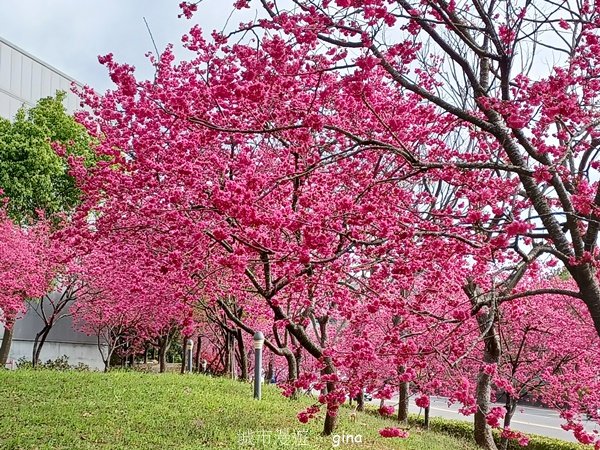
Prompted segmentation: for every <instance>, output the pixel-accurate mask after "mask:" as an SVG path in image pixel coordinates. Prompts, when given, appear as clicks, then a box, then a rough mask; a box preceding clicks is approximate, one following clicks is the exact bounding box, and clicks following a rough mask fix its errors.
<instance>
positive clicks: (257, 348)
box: [254, 331, 265, 400]
mask: <svg viewBox="0 0 600 450" xmlns="http://www.w3.org/2000/svg"><path fill="white" fill-rule="evenodd" d="M264 343H265V337H264V336H263V334H262V333H261V332H260V331H257V332H256V333H254V398H255V399H257V400H260V397H261V387H262V385H261V382H262V349H263V344H264Z"/></svg>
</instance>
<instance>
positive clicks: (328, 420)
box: [323, 383, 338, 436]
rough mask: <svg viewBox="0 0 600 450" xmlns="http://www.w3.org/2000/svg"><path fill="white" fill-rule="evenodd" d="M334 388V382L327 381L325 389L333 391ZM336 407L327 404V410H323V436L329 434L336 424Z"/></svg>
mask: <svg viewBox="0 0 600 450" xmlns="http://www.w3.org/2000/svg"><path fill="white" fill-rule="evenodd" d="M334 390H335V383H327V391H328V392H333V391H334ZM337 418H338V408H337V407H333V406H331V405H329V404H328V405H327V411H326V412H325V422H324V423H323V436H331V435H332V434H333V432H334V431H335V427H336V426H337Z"/></svg>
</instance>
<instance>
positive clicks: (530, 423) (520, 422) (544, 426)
mask: <svg viewBox="0 0 600 450" xmlns="http://www.w3.org/2000/svg"><path fill="white" fill-rule="evenodd" d="M431 409H435V410H436V411H443V412H451V413H454V414H458V415H461V416H464V415H463V414H460V413H459V412H458V411H454V410H452V409H444V408H436V407H434V406H431ZM464 417H467V416H464ZM511 422H512V423H519V424H521V425H530V426H533V427H540V428H549V429H551V430H560V431H565V430H563V429H562V428H560V427H553V426H552V425H542V424H539V423H533V422H523V421H520V420H512V421H511Z"/></svg>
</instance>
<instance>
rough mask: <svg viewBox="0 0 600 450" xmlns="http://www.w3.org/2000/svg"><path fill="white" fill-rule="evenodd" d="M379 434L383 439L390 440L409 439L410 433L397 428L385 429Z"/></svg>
mask: <svg viewBox="0 0 600 450" xmlns="http://www.w3.org/2000/svg"><path fill="white" fill-rule="evenodd" d="M379 434H380V435H381V437H386V438H390V437H399V438H407V437H408V431H405V430H401V429H400V428H396V427H387V428H383V429H381V430H379Z"/></svg>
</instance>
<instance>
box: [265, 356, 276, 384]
mask: <svg viewBox="0 0 600 450" xmlns="http://www.w3.org/2000/svg"><path fill="white" fill-rule="evenodd" d="M274 375H275V373H274V371H273V354H272V353H271V357H270V358H269V362H268V363H267V376H266V381H267V383H271V380H272V379H273V376H274Z"/></svg>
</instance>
